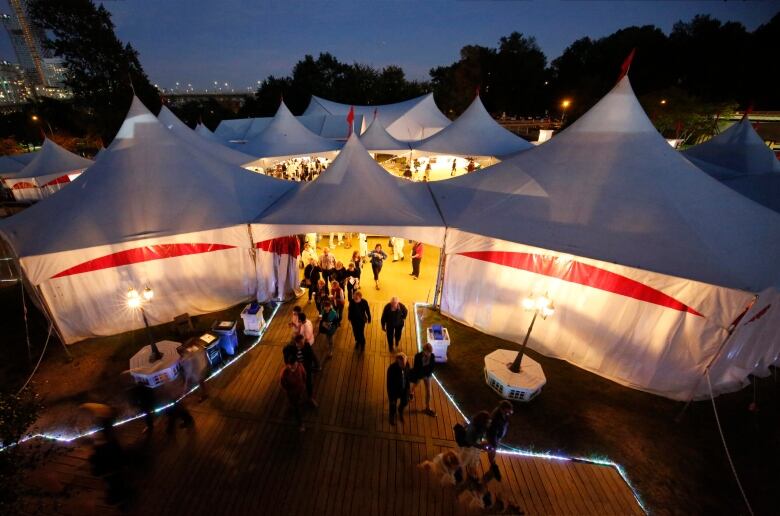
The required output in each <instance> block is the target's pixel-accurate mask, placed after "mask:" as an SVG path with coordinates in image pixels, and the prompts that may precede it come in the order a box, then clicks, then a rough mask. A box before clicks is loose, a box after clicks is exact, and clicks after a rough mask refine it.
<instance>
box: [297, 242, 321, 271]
mask: <svg viewBox="0 0 780 516" xmlns="http://www.w3.org/2000/svg"><path fill="white" fill-rule="evenodd" d="M312 260H314V262H315V263H316V262H317V260H319V257H318V256H317V250H316V249H315V248H314V246H312V245H311V244H310V243H309V242H306V243H305V244H303V251H302V252H301V264H302V265H301V267H306V265H307V264H309V263H311V261H312Z"/></svg>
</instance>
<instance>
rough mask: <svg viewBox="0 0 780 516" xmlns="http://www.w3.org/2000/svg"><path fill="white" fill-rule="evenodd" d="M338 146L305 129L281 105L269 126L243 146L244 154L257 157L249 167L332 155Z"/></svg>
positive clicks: (282, 104) (284, 106)
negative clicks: (271, 162)
mask: <svg viewBox="0 0 780 516" xmlns="http://www.w3.org/2000/svg"><path fill="white" fill-rule="evenodd" d="M341 145H342V144H341V142H338V141H335V140H330V139H327V138H323V137H321V136H319V135H316V134H314V133H313V132H311V131H309V130H308V129H306V127H304V126H303V124H301V123H300V122H299V121H298V120H297V119H296V118H295V117H294V116H293V114H292V113H290V110H289V109H287V106H286V105H285V104H284V102H281V103H280V104H279V109H278V110H277V111H276V114H275V115H274V118H273V120H271V123H269V124H268V126H267V127H266V128H265V129H264V130H263V131H262V132H261V133H260V134H258V135H257V136H255V137H254V138H252V139H251V140H249V141H248V142H247V143H246V147H245V149H244V152H246V153H247V154H252V155H253V156H257V157H258V158H261V159H260V160H256V161H255V162H254V163H253V165H254V164H257V165H258V166H264V165H265V164H266V163H267V162H269V161H273V160H278V161H282V160H284V159H288V158H291V157H296V156H322V155H325V156H328V155H333V154H335V151H338V150H339V149H340V148H341Z"/></svg>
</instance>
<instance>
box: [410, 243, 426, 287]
mask: <svg viewBox="0 0 780 516" xmlns="http://www.w3.org/2000/svg"><path fill="white" fill-rule="evenodd" d="M423 249H424V247H423V244H422V242H419V241H417V240H415V242H414V244H413V245H412V274H411V276H412V277H413V278H414V279H418V278H419V277H420V263H421V262H422V257H423Z"/></svg>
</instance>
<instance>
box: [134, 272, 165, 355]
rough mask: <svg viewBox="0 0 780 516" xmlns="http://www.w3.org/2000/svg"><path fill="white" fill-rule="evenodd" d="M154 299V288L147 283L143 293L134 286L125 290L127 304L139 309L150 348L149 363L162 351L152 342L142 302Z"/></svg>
mask: <svg viewBox="0 0 780 516" xmlns="http://www.w3.org/2000/svg"><path fill="white" fill-rule="evenodd" d="M152 299H154V290H152V288H151V287H150V286H149V285H147V286H145V287H144V290H143V293H141V294H139V293H138V291H137V290H136V289H134V288H132V287H131V288H130V290H128V291H127V306H128V308H130V309H131V310H140V311H141V317H143V320H144V327H145V328H146V338H147V339H149V347H151V348H152V352H151V353H150V354H149V363H152V362H157V361H158V360H160V359H161V358H162V356H163V355H162V353H160V350H159V349H157V343H156V342H154V337H153V336H152V329H151V328H149V320H148V319H147V318H146V312H145V311H144V303H151V302H152Z"/></svg>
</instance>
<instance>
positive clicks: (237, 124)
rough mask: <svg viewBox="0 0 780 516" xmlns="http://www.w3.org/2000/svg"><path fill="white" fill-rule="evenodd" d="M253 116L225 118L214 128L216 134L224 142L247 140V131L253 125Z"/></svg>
mask: <svg viewBox="0 0 780 516" xmlns="http://www.w3.org/2000/svg"><path fill="white" fill-rule="evenodd" d="M252 120H253V119H251V118H236V119H233V120H223V121H221V122H220V123H219V125H218V126H217V128H216V129H215V130H214V134H215V135H216V136H217V138H219V139H220V140H221V141H223V142H230V141H236V140H245V139H246V134H247V131H248V130H249V128H250V126H251V125H252Z"/></svg>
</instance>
